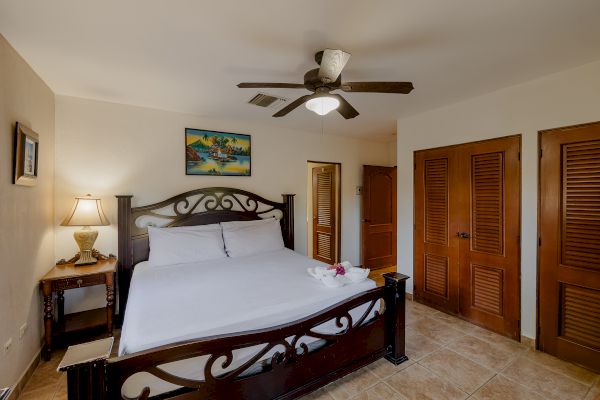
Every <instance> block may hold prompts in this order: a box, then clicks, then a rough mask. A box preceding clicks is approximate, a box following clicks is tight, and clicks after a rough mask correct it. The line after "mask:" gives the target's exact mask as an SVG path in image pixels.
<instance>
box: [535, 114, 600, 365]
mask: <svg viewBox="0 0 600 400" xmlns="http://www.w3.org/2000/svg"><path fill="white" fill-rule="evenodd" d="M599 123H600V122H598V121H595V122H585V123H582V124H574V125H565V126H559V127H557V128H548V129H542V130H540V131H538V145H537V167H538V171H537V239H538V240H537V243H538V244H537V246H536V247H537V250H536V271H535V273H536V276H535V283H536V285H535V286H536V287H535V291H536V294H535V349H536V350H539V349H540V337H541V335H542V329H541V326H540V272H541V266H540V250H541V249H540V247H541V246H540V241H541V239H542V236H541V235H542V231H541V228H542V220H541V217H542V185H541V182H542V180H541V178H542V168H541V167H542V136H543V135H544V133H548V132H553V131H557V130H561V129H576V128H582V127H586V126H591V125H598V124H599ZM546 354H547V353H546Z"/></svg>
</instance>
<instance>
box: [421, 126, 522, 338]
mask: <svg viewBox="0 0 600 400" xmlns="http://www.w3.org/2000/svg"><path fill="white" fill-rule="evenodd" d="M519 154H520V136H512V137H507V138H499V139H493V140H486V141H481V142H474V143H467V144H462V145H456V146H449V147H443V148H438V149H430V150H422V151H417V152H415V180H414V184H415V192H414V195H415V211H414V212H415V226H414V232H415V233H414V291H413V293H414V296H415V299H416V300H418V301H422V302H425V303H427V304H430V305H433V306H435V307H437V308H439V309H441V310H443V311H446V312H449V313H453V314H458V315H461V316H463V317H464V318H466V319H468V320H470V321H472V322H474V323H476V324H478V325H482V326H485V327H486V328H488V329H491V330H494V331H496V332H499V333H502V334H504V335H508V336H511V337H513V338H519V335H520V323H519V319H520V284H519V279H520V278H519V274H520V237H519V235H520V187H521V180H520V161H519V158H520V157H519Z"/></svg>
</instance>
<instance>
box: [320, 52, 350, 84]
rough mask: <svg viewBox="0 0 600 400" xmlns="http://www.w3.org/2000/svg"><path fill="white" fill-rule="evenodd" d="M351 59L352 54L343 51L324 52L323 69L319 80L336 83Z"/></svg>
mask: <svg viewBox="0 0 600 400" xmlns="http://www.w3.org/2000/svg"><path fill="white" fill-rule="evenodd" d="M349 58H350V53H346V52H345V51H342V50H332V49H325V50H323V58H322V59H321V68H319V78H321V79H322V80H323V81H324V82H325V83H329V82H335V80H336V79H337V78H338V76H340V74H341V73H342V70H343V69H344V66H346V63H347V62H348V59H349Z"/></svg>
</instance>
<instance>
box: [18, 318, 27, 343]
mask: <svg viewBox="0 0 600 400" xmlns="http://www.w3.org/2000/svg"><path fill="white" fill-rule="evenodd" d="M25 333H27V322H25V323H24V324H23V325H21V327H20V328H19V340H21V339H23V336H25Z"/></svg>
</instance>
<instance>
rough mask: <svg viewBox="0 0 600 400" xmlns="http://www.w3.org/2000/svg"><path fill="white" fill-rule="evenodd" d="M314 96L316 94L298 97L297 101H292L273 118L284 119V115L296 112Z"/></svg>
mask: <svg viewBox="0 0 600 400" xmlns="http://www.w3.org/2000/svg"><path fill="white" fill-rule="evenodd" d="M313 96H314V94H307V95H306V96H301V97H298V98H297V99H296V100H294V101H292V102H291V103H290V104H288V105H287V106H285V107H283V108H282V109H281V110H279V111H277V112H276V113H275V114H273V116H274V117H275V118H277V117H283V116H284V115H287V114H288V113H289V112H290V111H292V110H294V109H295V108H296V107H298V106H300V105H302V104H303V103H306V102H307V101H308V100H309V99H310V98H311V97H313Z"/></svg>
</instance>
